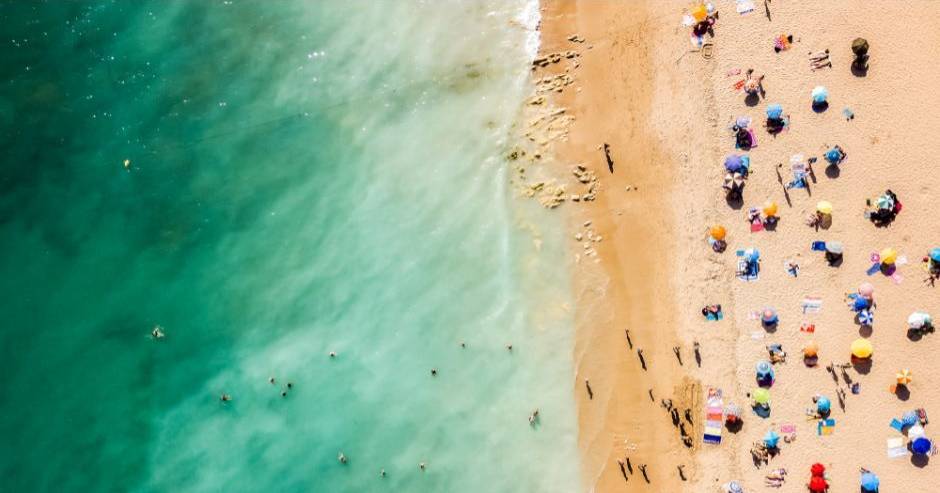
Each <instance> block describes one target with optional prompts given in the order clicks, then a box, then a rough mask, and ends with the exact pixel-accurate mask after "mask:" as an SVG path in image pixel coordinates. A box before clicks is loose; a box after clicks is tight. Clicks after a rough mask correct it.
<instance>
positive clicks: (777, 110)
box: [767, 104, 783, 118]
mask: <svg viewBox="0 0 940 493" xmlns="http://www.w3.org/2000/svg"><path fill="white" fill-rule="evenodd" d="M781 115H783V106H780V105H779V104H772V105H770V106H768V107H767V118H780V116H781Z"/></svg>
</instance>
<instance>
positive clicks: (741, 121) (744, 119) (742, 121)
mask: <svg viewBox="0 0 940 493" xmlns="http://www.w3.org/2000/svg"><path fill="white" fill-rule="evenodd" d="M734 124H735V125H737V126H738V127H740V128H747V127H749V126H751V117H749V116H739V117H738V118H737V119H736V120H734Z"/></svg>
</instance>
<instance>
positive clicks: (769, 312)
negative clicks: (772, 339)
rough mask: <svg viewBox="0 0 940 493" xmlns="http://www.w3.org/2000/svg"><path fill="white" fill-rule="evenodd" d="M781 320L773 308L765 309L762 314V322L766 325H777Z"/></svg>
mask: <svg viewBox="0 0 940 493" xmlns="http://www.w3.org/2000/svg"><path fill="white" fill-rule="evenodd" d="M779 320H780V319H779V318H777V312H776V311H775V310H774V309H773V308H764V311H762V312H761V314H760V321H761V322H763V323H765V324H768V325H769V324H775V323H777V322H778V321H779Z"/></svg>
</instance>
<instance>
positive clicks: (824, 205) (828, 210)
mask: <svg viewBox="0 0 940 493" xmlns="http://www.w3.org/2000/svg"><path fill="white" fill-rule="evenodd" d="M816 210H817V211H819V212H821V213H823V214H832V204H830V203H829V202H827V201H825V200H821V201H819V202H817V203H816Z"/></svg>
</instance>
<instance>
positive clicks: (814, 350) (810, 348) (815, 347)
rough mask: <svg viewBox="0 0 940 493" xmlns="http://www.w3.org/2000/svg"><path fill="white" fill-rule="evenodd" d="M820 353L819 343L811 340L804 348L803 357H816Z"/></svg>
mask: <svg viewBox="0 0 940 493" xmlns="http://www.w3.org/2000/svg"><path fill="white" fill-rule="evenodd" d="M818 353H819V344H816V343H815V342H811V343H809V344H807V345H806V347H804V348H803V357H804V358H815V357H816V355H817V354H818Z"/></svg>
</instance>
